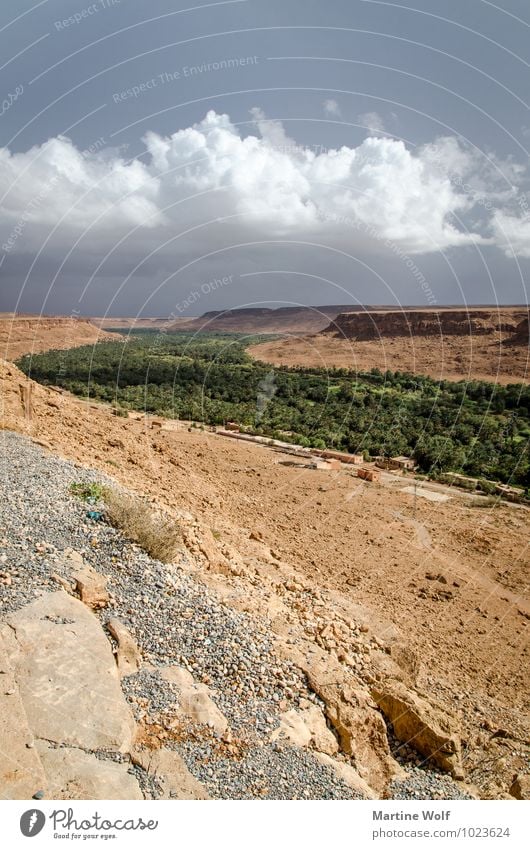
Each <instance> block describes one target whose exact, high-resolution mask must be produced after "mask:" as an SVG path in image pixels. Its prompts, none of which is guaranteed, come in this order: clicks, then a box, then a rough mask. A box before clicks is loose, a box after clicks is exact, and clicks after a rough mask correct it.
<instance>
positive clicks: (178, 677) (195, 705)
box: [160, 666, 228, 734]
mask: <svg viewBox="0 0 530 849" xmlns="http://www.w3.org/2000/svg"><path fill="white" fill-rule="evenodd" d="M160 674H161V676H162V678H163V679H164V680H165V681H169V682H170V683H171V684H175V685H176V687H177V689H178V690H179V692H180V699H179V702H180V705H179V713H180V714H182V715H183V716H186V717H188V719H190V720H191V721H192V722H197V723H199V724H200V725H208V726H209V727H210V728H212V729H213V731H216V732H217V733H218V734H225V732H226V731H227V729H228V720H227V718H226V717H225V716H224V715H223V714H222V713H221V711H220V710H219V708H218V707H217V705H216V704H215V703H214V702H213V700H212V698H211V696H210V689H209V687H207V686H206V684H197V683H196V682H195V681H194V680H193V675H191V673H190V672H188V670H187V669H183V668H182V667H180V666H168V667H166V668H165V669H163V670H162V671H161V673H160Z"/></svg>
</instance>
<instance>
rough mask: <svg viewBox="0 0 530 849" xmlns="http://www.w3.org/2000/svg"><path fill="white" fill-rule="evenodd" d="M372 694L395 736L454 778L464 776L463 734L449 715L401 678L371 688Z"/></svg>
mask: <svg viewBox="0 0 530 849" xmlns="http://www.w3.org/2000/svg"><path fill="white" fill-rule="evenodd" d="M372 696H373V698H374V700H375V702H376V703H377V704H378V705H379V707H380V708H381V710H382V712H383V714H384V715H385V717H386V718H387V720H388V722H389V723H391V725H392V728H393V731H394V734H395V736H396V737H397V738H398V740H401V741H402V742H403V743H407V744H408V745H409V746H411V747H412V748H413V749H415V750H416V751H417V752H419V753H420V754H422V755H424V757H425V758H427V759H429V760H431V761H433V762H434V763H435V764H436V765H437V766H439V767H440V768H441V769H443V770H446V771H447V772H449V773H451V775H453V777H454V778H462V777H463V772H462V765H461V760H460V757H461V754H460V737H459V735H458V733H457V731H456V728H455V726H454V720H452V719H451V718H450V717H449V716H448V714H446V713H444V712H443V711H442V710H441V709H440V708H437V707H435V706H434V705H432V704H430V703H429V702H427V701H426V700H425V699H423V698H422V697H421V696H419V695H418V694H417V693H415V692H413V691H412V690H408V689H407V688H406V687H405V685H404V684H402V683H400V682H398V681H387V682H385V683H384V684H382V685H379V684H376V685H374V686H373V688H372Z"/></svg>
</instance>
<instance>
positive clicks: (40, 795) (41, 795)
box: [32, 790, 44, 799]
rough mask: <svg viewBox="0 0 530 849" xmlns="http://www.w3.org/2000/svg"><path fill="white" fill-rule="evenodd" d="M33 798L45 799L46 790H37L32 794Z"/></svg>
mask: <svg viewBox="0 0 530 849" xmlns="http://www.w3.org/2000/svg"><path fill="white" fill-rule="evenodd" d="M32 798H33V799H44V790H37V792H36V793H34V794H33V796H32Z"/></svg>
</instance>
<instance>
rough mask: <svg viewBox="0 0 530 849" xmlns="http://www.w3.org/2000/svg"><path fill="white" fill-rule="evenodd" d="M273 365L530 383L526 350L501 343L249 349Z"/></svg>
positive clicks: (405, 341) (400, 340)
mask: <svg viewBox="0 0 530 849" xmlns="http://www.w3.org/2000/svg"><path fill="white" fill-rule="evenodd" d="M248 351H249V353H250V354H251V355H252V356H253V357H255V358H256V359H259V360H264V361H265V362H268V363H272V364H273V365H276V366H279V365H285V366H293V365H300V366H307V367H311V366H317V367H319V368H331V367H333V366H337V367H340V368H349V369H353V370H355V371H367V370H369V369H371V368H374V367H375V368H379V369H381V371H386V370H387V369H390V370H391V371H408V372H411V373H412V374H425V375H430V376H431V377H433V378H435V379H436V380H441V379H445V380H487V381H493V382H496V383H502V384H506V383H521V382H523V383H528V381H529V380H530V351H529V349H528V348H527V347H525V346H502V344H501V340H500V337H499V338H492V337H490V336H485V337H481V336H472V337H471V336H444V337H425V338H415V339H410V338H407V337H402V336H400V337H396V338H381V339H380V340H378V341H372V340H370V341H363V342H358V341H353V340H350V339H344V338H338V337H335V336H331V335H325V334H315V335H313V336H304V337H302V338H295V337H290V338H286V339H278V340H276V341H273V342H264V343H262V344H260V345H254V346H252V347H251V348H249V349H248Z"/></svg>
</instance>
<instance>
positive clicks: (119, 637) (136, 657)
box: [107, 619, 142, 678]
mask: <svg viewBox="0 0 530 849" xmlns="http://www.w3.org/2000/svg"><path fill="white" fill-rule="evenodd" d="M107 629H108V631H109V633H110V634H111V636H112V637H114V639H115V640H116V642H117V644H118V649H117V652H116V663H117V664H118V671H119V673H120V676H121V677H122V678H124V677H125V676H126V675H134V673H135V672H138V670H139V668H140V665H141V662H142V655H141V653H140V649H139V648H138V646H137V645H136V642H135V640H134V638H133V636H132V634H131V632H130V631H129V630H128V628H126V627H125V625H124V624H123V622H120V620H119V619H109V621H108V622H107Z"/></svg>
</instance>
